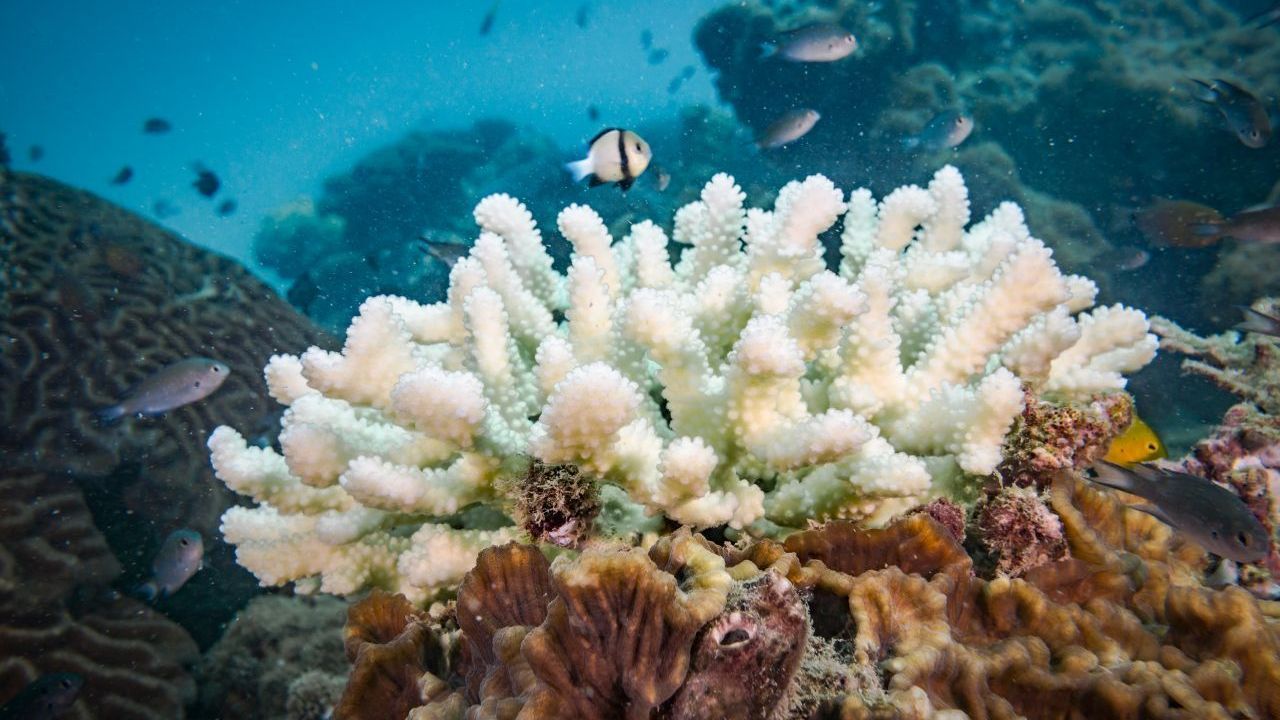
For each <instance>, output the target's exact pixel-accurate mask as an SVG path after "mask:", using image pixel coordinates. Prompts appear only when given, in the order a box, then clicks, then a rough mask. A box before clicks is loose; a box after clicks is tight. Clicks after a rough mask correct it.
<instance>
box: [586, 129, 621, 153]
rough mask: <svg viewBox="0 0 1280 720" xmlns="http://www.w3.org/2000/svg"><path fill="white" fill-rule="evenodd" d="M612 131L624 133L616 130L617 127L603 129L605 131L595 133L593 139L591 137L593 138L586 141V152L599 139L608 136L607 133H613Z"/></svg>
mask: <svg viewBox="0 0 1280 720" xmlns="http://www.w3.org/2000/svg"><path fill="white" fill-rule="evenodd" d="M614 130H617V131H618V132H625V131H624V130H623V129H622V128H617V127H607V128H605V129H603V130H601V131H600V132H598V133H596V134H595V137H593V138H591V139H590V140H588V141H587V149H588V150H590V149H591V146H592V145H595V144H596V141H597V140H599V139H600V138H602V137H604V136H605V135H608V134H609V133H611V132H613V131H614Z"/></svg>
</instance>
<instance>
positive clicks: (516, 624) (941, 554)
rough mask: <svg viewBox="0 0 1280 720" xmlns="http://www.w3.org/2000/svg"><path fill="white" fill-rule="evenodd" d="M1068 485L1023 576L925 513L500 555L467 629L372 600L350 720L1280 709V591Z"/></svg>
mask: <svg viewBox="0 0 1280 720" xmlns="http://www.w3.org/2000/svg"><path fill="white" fill-rule="evenodd" d="M1051 496H1052V500H1051V504H1052V507H1053V510H1054V512H1055V513H1057V514H1058V515H1059V516H1060V517H1061V521H1062V526H1063V531H1064V535H1065V537H1066V538H1067V542H1068V543H1069V544H1070V545H1071V548H1072V554H1073V556H1074V557H1073V558H1072V559H1067V560H1060V561H1056V562H1051V563H1049V564H1047V565H1043V566H1041V567H1039V568H1037V569H1036V570H1034V571H1032V572H1031V573H1028V575H1027V576H1026V577H1025V578H1023V579H1009V578H1002V579H997V580H992V581H986V580H981V579H979V578H977V577H975V576H974V575H973V573H972V564H971V562H970V560H969V557H968V556H967V555H966V554H965V553H964V551H963V550H962V549H961V548H960V546H959V545H958V544H957V543H956V541H955V539H954V538H953V537H952V535H951V534H950V533H949V532H948V531H947V530H945V529H944V528H943V527H942V526H941V525H939V524H938V523H937V522H936V521H934V520H933V519H931V518H930V517H928V516H927V515H925V514H916V515H912V516H910V517H907V518H905V519H903V520H900V521H898V522H896V523H894V524H893V525H891V526H890V527H888V528H886V529H885V530H858V529H856V528H854V527H852V526H851V525H850V524H848V523H844V522H838V521H837V522H832V523H830V524H828V525H826V526H825V527H823V528H820V529H815V530H809V531H805V532H801V533H798V534H795V535H793V536H791V537H789V538H788V539H787V540H786V542H785V543H781V544H780V543H778V542H775V541H770V540H762V541H758V542H756V543H755V544H752V545H750V546H749V547H746V548H745V549H734V548H731V547H728V546H714V545H712V544H711V543H709V542H707V541H705V540H704V539H702V538H701V537H699V536H693V535H690V534H689V533H688V532H687V531H681V532H679V533H676V534H675V535H672V536H667V537H665V538H663V539H662V540H661V541H659V542H658V543H657V544H655V545H654V546H653V548H652V549H651V550H650V552H649V553H648V554H647V555H645V554H643V553H640V552H639V551H638V550H634V549H627V550H620V551H610V550H591V551H587V552H585V553H583V554H581V555H579V556H576V557H573V556H569V555H565V556H561V557H558V558H557V559H556V560H555V561H554V562H552V563H550V564H549V565H548V563H547V562H546V561H545V560H542V556H541V554H540V553H539V552H538V551H537V550H535V549H532V548H529V547H527V546H520V545H505V546H501V547H496V548H490V549H488V550H485V551H484V552H482V553H481V554H480V558H479V562H478V563H477V566H476V569H475V570H474V571H472V574H470V575H468V577H467V579H466V580H465V581H464V582H463V584H462V586H461V589H460V590H459V596H458V613H459V617H458V622H459V625H461V626H462V627H461V632H460V635H459V634H458V633H457V632H454V631H449V632H445V629H444V628H443V627H442V626H440V625H439V624H437V623H436V622H433V621H430V620H428V619H427V618H425V617H423V616H422V615H419V614H415V613H414V612H413V611H412V608H411V606H410V605H409V604H408V603H407V602H406V601H404V600H403V599H399V600H398V603H399V605H398V608H399V609H398V610H387V609H383V610H379V608H388V607H390V608H395V607H397V605H396V601H392V599H390V598H389V596H378V597H375V598H373V599H371V600H370V601H365V602H364V603H362V604H361V605H367V606H370V607H369V608H368V609H364V608H361V605H358V606H357V607H356V609H353V611H352V618H353V621H354V620H355V619H356V618H359V617H367V616H369V615H379V616H380V617H382V618H383V622H381V623H380V624H378V625H377V627H376V631H374V630H373V629H372V628H371V627H370V626H368V625H355V626H349V633H352V634H351V635H350V637H352V638H353V640H354V642H353V644H352V645H349V647H351V648H353V649H354V650H355V652H354V653H353V657H355V662H356V671H355V672H354V673H353V675H352V678H351V681H350V682H349V684H348V686H347V689H346V694H345V695H344V699H343V702H342V703H341V704H340V705H339V712H338V713H337V714H336V715H335V717H336V718H338V720H360V719H363V718H369V719H370V720H372V719H373V718H382V717H402V716H403V713H404V712H405V711H406V709H407V708H409V707H413V706H414V705H415V704H416V705H417V706H418V707H416V708H415V709H413V710H412V711H410V712H409V713H408V717H409V718H412V719H413V720H428V719H435V718H462V717H508V718H512V717H519V718H523V719H526V720H533V719H535V718H553V717H619V718H621V717H628V718H649V717H661V718H669V719H670V720H686V719H690V718H708V719H710V718H743V719H746V718H797V719H798V718H808V717H828V718H837V717H838V718H848V719H854V718H943V717H975V718H976V717H985V718H1014V717H1024V718H1067V717H1094V718H1104V717H1105V718H1168V719H1185V720H1191V719H1192V718H1220V719H1223V720H1225V719H1226V718H1233V717H1259V718H1260V717H1276V716H1277V713H1280V629H1278V628H1277V625H1276V623H1275V620H1274V618H1275V617H1276V616H1277V614H1280V613H1278V612H1277V610H1276V608H1275V607H1274V606H1273V605H1272V604H1270V603H1263V602H1260V601H1257V600H1255V599H1253V598H1252V597H1250V596H1249V595H1248V593H1246V592H1244V591H1242V590H1240V589H1239V588H1234V587H1233V588H1228V589H1225V590H1212V589H1208V588H1206V587H1204V586H1202V585H1201V584H1200V583H1199V580H1198V579H1197V578H1198V575H1199V572H1200V570H1201V569H1202V568H1203V566H1204V564H1205V557H1204V555H1203V553H1202V552H1201V551H1200V550H1198V549H1196V548H1195V547H1193V546H1190V545H1187V544H1185V543H1184V542H1183V541H1182V540H1180V539H1179V538H1177V537H1176V536H1174V535H1173V533H1172V532H1171V531H1170V530H1169V529H1168V528H1167V527H1166V526H1164V525H1161V524H1160V523H1159V522H1158V521H1156V520H1154V519H1153V518H1151V517H1149V516H1146V515H1143V514H1141V513H1138V512H1136V511H1133V510H1129V509H1126V508H1125V507H1124V506H1123V505H1121V504H1120V503H1118V502H1117V501H1116V500H1115V499H1114V498H1113V497H1112V496H1111V494H1110V493H1108V492H1105V491H1097V490H1094V489H1091V488H1089V487H1084V486H1081V485H1078V484H1077V481H1076V480H1075V479H1073V478H1072V477H1070V476H1066V475H1064V476H1063V477H1062V478H1061V479H1060V480H1059V481H1058V482H1057V483H1056V484H1055V486H1054V487H1053V490H1052V493H1051ZM486 578H502V579H503V582H502V583H501V584H498V585H489V584H488V583H487V582H485V579H486ZM464 608H465V611H464ZM464 617H465V618H466V619H467V622H466V623H465V624H464V623H463V618H464ZM688 623H693V627H690V625H689V624H688ZM459 644H460V645H461V648H460V649H459V648H458V645H459ZM640 646H643V647H647V648H650V650H648V651H646V652H643V653H635V652H634V649H635V648H636V647H640ZM393 647H394V648H398V653H396V654H391V653H390V652H387V651H383V650H384V649H390V648H393ZM441 648H444V649H441ZM449 648H452V649H451V650H450V649H449ZM472 648H487V651H486V652H483V653H481V652H476V651H474V650H472ZM406 658H407V659H409V660H408V662H407V663H406ZM463 678H466V681H465V682H464V681H463ZM708 683H716V684H718V686H719V687H721V688H723V689H724V692H721V693H718V694H716V695H715V702H689V699H690V698H691V697H692V698H698V697H702V696H703V694H702V693H701V692H700V690H699V689H700V688H702V687H705V686H706V685H707V684H708ZM392 697H394V698H395V701H394V702H395V705H394V706H392V705H388V704H387V703H388V702H390V701H389V700H387V698H392ZM380 699H381V700H380ZM393 708H394V709H393ZM959 713H964V715H960V714H959Z"/></svg>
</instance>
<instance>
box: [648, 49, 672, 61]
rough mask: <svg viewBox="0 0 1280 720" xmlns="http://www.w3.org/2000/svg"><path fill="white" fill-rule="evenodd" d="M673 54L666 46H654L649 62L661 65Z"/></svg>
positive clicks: (650, 52)
mask: <svg viewBox="0 0 1280 720" xmlns="http://www.w3.org/2000/svg"><path fill="white" fill-rule="evenodd" d="M670 55H671V51H670V50H667V49H666V48H654V49H653V50H650V51H649V64H650V65H661V64H662V63H664V62H666V61H667V57H669V56H670Z"/></svg>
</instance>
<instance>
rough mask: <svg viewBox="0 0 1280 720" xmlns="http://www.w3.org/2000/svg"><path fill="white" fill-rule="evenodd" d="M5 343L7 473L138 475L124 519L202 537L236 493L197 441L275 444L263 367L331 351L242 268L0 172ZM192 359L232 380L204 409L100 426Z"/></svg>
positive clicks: (75, 197)
mask: <svg viewBox="0 0 1280 720" xmlns="http://www.w3.org/2000/svg"><path fill="white" fill-rule="evenodd" d="M0 336H2V337H4V338H5V343H4V347H3V348H2V349H0V374H2V375H3V376H4V377H5V378H6V380H7V381H6V382H5V383H3V384H2V385H0V408H2V409H3V414H4V417H6V418H8V419H9V425H8V426H7V428H6V432H5V433H3V434H2V435H0V452H2V453H3V457H4V461H5V463H6V464H7V465H8V466H10V467H27V468H35V469H41V470H50V471H54V472H71V473H74V474H76V475H78V476H82V477H95V478H103V477H106V476H108V475H112V474H113V473H118V472H121V471H127V472H131V474H132V477H131V478H129V479H127V480H123V479H122V478H119V477H117V479H116V483H117V484H121V485H123V488H122V489H121V491H120V492H121V494H122V495H123V498H124V501H125V503H126V504H127V505H128V508H129V509H130V510H132V511H133V512H135V513H137V514H139V515H140V516H142V517H145V518H147V519H149V520H150V521H152V522H154V523H155V524H156V525H158V526H161V527H162V528H163V529H164V530H165V531H167V530H169V529H173V528H174V527H178V526H181V525H187V526H190V527H193V528H195V529H197V530H199V531H201V532H203V533H205V534H206V535H211V534H212V532H213V531H214V530H215V529H216V527H217V518H218V516H219V515H220V514H221V512H222V511H223V510H224V509H225V508H226V506H227V505H229V504H230V502H231V496H230V494H229V493H227V492H226V490H225V488H224V487H223V486H222V484H221V483H218V482H217V481H216V480H215V479H214V477H213V474H212V472H211V471H210V469H209V467H208V463H207V462H206V456H205V453H204V452H203V447H202V445H203V440H204V438H206V437H208V433H209V432H211V431H212V429H213V428H214V427H217V426H218V425H219V424H221V423H225V422H228V421H230V420H231V419H232V418H235V419H236V421H237V422H241V423H244V426H245V427H247V428H252V429H253V432H254V434H255V435H257V434H266V435H267V436H268V437H270V436H272V435H273V433H274V429H275V425H276V422H275V417H274V414H273V412H274V411H273V409H272V408H271V407H270V406H269V404H268V403H267V402H265V398H266V397H267V395H266V386H265V384H264V383H263V381H262V376H261V373H260V372H259V368H261V366H262V364H263V362H265V360H266V359H267V358H268V357H270V355H271V354H272V353H274V352H281V351H287V350H291V349H293V350H297V349H301V348H304V347H307V346H309V345H315V344H324V343H325V342H326V341H327V337H326V336H325V335H324V334H323V333H321V332H319V331H317V330H316V329H315V328H314V326H312V325H311V324H310V323H309V322H308V321H307V320H306V319H305V318H302V317H300V316H299V315H298V314H297V313H296V312H294V311H293V310H292V309H291V308H290V307H289V306H288V304H286V303H284V302H283V301H281V300H280V299H279V298H278V297H276V295H275V294H274V293H272V292H271V290H270V289H269V288H267V287H266V286H265V285H263V284H262V283H261V282H259V281H258V280H256V279H255V278H254V277H253V276H251V275H250V274H249V273H248V272H246V271H245V270H244V268H242V267H241V266H239V265H238V264H236V263H235V262H233V261H231V260H228V259H227V258H225V257H222V256H221V255H217V254H215V253H212V252H209V251H207V250H203V249H201V248H198V247H196V246H194V245H191V244H190V243H188V242H185V241H183V240H182V239H181V238H179V237H177V236H175V235H173V234H172V233H170V232H168V231H166V230H164V229H162V228H160V227H159V226H157V225H155V224H153V223H151V222H149V221H147V220H145V219H143V218H141V217H138V216H136V215H134V214H133V213H130V212H128V211H126V210H123V209H121V208H119V207H116V206H114V205H112V204H110V203H107V202H105V201H103V200H101V199H99V198H97V197H95V196H93V195H92V194H90V193H87V192H84V191H81V190H76V189H73V188H70V187H67V186H65V185H62V184H60V183H57V182H56V181H53V180H49V179H47V178H42V177H39V176H36V175H29V174H25V173H14V172H4V173H0ZM194 356H206V357H212V358H215V359H217V360H220V361H222V362H224V363H226V364H227V365H228V366H230V368H231V375H230V377H229V378H228V379H227V381H226V382H225V383H224V384H223V386H222V387H221V388H219V390H218V391H217V392H216V393H214V394H213V395H212V396H210V397H209V398H207V399H205V400H204V401H202V402H199V403H194V404H191V405H188V406H186V407H183V408H179V409H177V410H173V411H171V412H169V413H166V414H165V415H164V416H163V417H158V418H126V419H124V420H123V421H121V422H118V423H115V424H104V423H101V422H99V421H98V420H97V419H96V418H95V417H94V413H95V411H96V410H98V409H100V408H104V407H108V406H111V405H114V404H115V403H116V402H118V401H120V400H121V399H122V398H123V397H124V396H125V394H126V393H127V392H128V390H129V389H130V387H131V386H133V385H134V384H136V383H137V382H139V381H140V380H142V379H144V378H146V377H148V376H149V375H151V374H152V373H154V372H155V371H157V370H159V369H160V368H162V367H164V366H165V365H168V364H170V363H173V362H176V361H178V360H182V359H184V358H189V357H194ZM122 480H123V482H122Z"/></svg>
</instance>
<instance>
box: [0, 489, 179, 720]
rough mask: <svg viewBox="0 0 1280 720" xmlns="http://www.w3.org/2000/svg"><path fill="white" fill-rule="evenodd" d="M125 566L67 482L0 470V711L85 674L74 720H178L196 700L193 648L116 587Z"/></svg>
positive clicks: (163, 619) (173, 625)
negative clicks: (50, 678) (61, 678)
mask: <svg viewBox="0 0 1280 720" xmlns="http://www.w3.org/2000/svg"><path fill="white" fill-rule="evenodd" d="M119 575H120V564H119V563H118V562H117V560H116V558H115V557H114V556H113V555H112V554H111V550H110V549H109V548H108V547H107V542H106V539H105V538H103V536H102V534H101V533H100V532H99V531H98V529H97V528H96V527H94V524H93V516H92V515H90V513H89V508H88V506H86V505H85V502H84V497H83V495H82V494H81V492H80V490H79V488H77V486H76V485H75V483H74V482H72V481H71V480H70V479H69V478H66V477H63V476H58V475H53V474H47V473H40V472H34V471H22V470H16V469H13V468H3V469H0V618H3V621H2V622H0V706H3V705H4V704H5V703H7V702H8V701H9V700H10V699H12V698H13V697H14V696H15V695H17V694H18V693H19V692H21V691H22V689H23V688H24V687H25V686H26V685H27V683H29V682H31V681H33V680H35V679H36V678H38V677H40V676H41V675H45V674H49V673H55V672H74V673H79V674H80V675H81V676H83V677H84V679H85V684H84V689H83V690H82V691H81V693H80V697H79V699H78V700H77V701H76V703H75V705H74V706H73V707H72V709H71V710H70V711H69V712H68V713H67V714H66V715H65V716H64V717H66V718H68V719H69V720H95V719H96V720H173V719H174V718H182V717H183V716H184V715H183V708H184V707H185V706H186V705H187V704H189V703H190V702H191V701H192V700H194V699H195V692H196V687H195V681H194V679H193V678H192V677H191V675H190V673H189V672H188V669H187V668H188V666H189V665H191V664H192V663H193V662H194V661H195V660H196V658H197V657H198V651H197V649H196V644H195V642H194V641H192V639H191V637H190V636H189V635H188V634H187V632H186V631H185V630H183V629H182V628H181V627H180V626H178V625H177V624H176V623H174V622H172V621H171V620H169V619H168V618H166V617H165V616H163V615H161V614H159V613H157V612H156V611H154V610H152V609H151V608H150V607H148V606H146V605H144V604H142V603H140V602H138V601H136V600H133V599H130V598H125V597H121V596H120V595H119V594H118V593H116V592H114V591H112V590H111V589H109V585H110V584H111V583H112V582H113V581H115V580H116V579H117V578H118V576H119Z"/></svg>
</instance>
